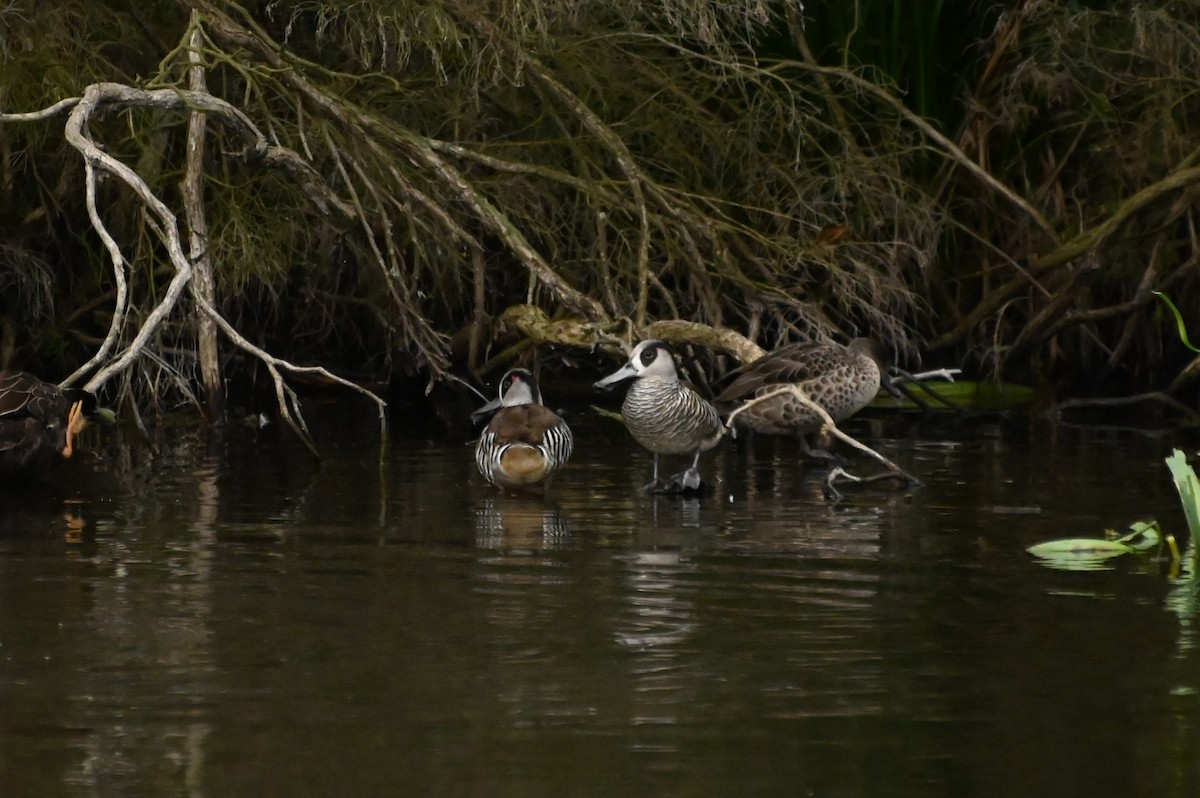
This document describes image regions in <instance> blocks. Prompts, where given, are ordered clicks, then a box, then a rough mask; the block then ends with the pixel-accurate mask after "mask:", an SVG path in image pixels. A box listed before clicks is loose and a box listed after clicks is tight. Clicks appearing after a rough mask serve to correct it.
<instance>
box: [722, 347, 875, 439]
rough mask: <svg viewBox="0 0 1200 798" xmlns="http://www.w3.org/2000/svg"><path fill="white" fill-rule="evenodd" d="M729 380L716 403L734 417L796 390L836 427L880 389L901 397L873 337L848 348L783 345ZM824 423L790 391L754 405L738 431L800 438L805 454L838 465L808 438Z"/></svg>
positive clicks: (739, 420) (740, 420) (737, 423)
mask: <svg viewBox="0 0 1200 798" xmlns="http://www.w3.org/2000/svg"><path fill="white" fill-rule="evenodd" d="M727 379H729V380H730V382H729V384H728V385H727V386H726V387H725V389H724V390H722V391H721V393H720V394H719V395H718V396H717V399H716V401H717V404H718V405H720V406H722V407H725V408H728V410H729V412H732V411H734V410H736V409H737V408H738V407H739V406H742V405H746V404H747V403H748V402H750V401H751V400H753V399H754V398H756V397H760V396H766V395H768V394H770V393H772V392H774V391H777V390H779V389H781V388H785V387H787V386H792V385H794V386H796V387H798V388H800V389H801V390H803V391H804V393H805V394H806V395H807V396H808V397H809V398H810V399H812V400H813V401H814V402H816V403H817V404H818V405H820V406H821V407H822V408H824V410H825V412H827V413H829V415H830V416H831V417H832V418H833V420H834V421H835V422H841V421H843V420H845V419H847V418H850V417H851V416H853V415H854V414H855V413H857V412H858V411H859V410H862V409H863V408H864V407H866V406H867V405H868V404H870V402H871V400H872V399H874V398H875V395H876V394H877V393H879V389H880V387H883V388H885V389H886V390H887V391H889V392H891V393H895V392H896V389H895V388H894V387H893V386H892V384H891V380H890V379H889V378H888V373H887V366H886V365H885V363H884V360H883V356H882V354H881V351H880V346H879V344H878V343H876V342H875V341H873V340H871V339H870V338H855V339H854V340H852V341H851V342H850V343H849V344H847V345H846V346H842V345H841V344H836V343H830V344H812V343H801V344H788V345H785V346H781V347H779V348H778V349H775V350H774V351H772V352H768V353H767V354H765V355H763V356H762V357H761V358H759V359H758V360H755V361H753V362H751V363H748V364H746V365H745V366H742V367H741V368H739V369H737V370H735V371H732V372H730V374H729V375H727ZM823 423H824V422H823V421H822V419H821V417H820V416H819V415H817V413H815V412H814V411H813V410H812V408H810V407H807V406H805V405H804V403H803V402H801V401H800V400H799V399H798V398H797V397H796V395H795V394H793V393H790V392H789V393H781V394H780V395H779V396H776V397H774V398H772V399H765V400H763V401H761V402H758V403H756V404H754V405H752V406H749V407H747V409H746V410H744V411H742V412H741V413H739V414H738V415H737V416H736V418H735V419H734V425H735V427H741V428H748V429H752V430H754V431H755V432H759V433H762V434H765V435H796V436H797V437H798V438H799V440H800V447H801V449H802V450H803V451H804V453H805V454H807V455H809V456H812V457H821V458H825V459H830V460H836V459H837V457H836V456H835V455H833V454H832V453H831V452H828V451H826V450H824V449H813V448H812V447H810V446H809V444H808V441H807V439H806V436H807V435H808V434H810V433H813V432H816V431H817V430H819V429H820V428H821V425H822V424H823Z"/></svg>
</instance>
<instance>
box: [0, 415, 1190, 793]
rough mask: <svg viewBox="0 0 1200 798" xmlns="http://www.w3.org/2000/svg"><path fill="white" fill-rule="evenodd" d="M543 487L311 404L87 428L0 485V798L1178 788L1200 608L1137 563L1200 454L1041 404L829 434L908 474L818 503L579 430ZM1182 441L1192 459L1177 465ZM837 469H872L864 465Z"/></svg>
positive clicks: (814, 489)
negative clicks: (1057, 565) (224, 418)
mask: <svg viewBox="0 0 1200 798" xmlns="http://www.w3.org/2000/svg"><path fill="white" fill-rule="evenodd" d="M568 419H569V420H570V421H571V423H572V425H573V426H574V428H575V435H576V441H577V445H576V453H575V456H574V458H573V460H572V463H571V465H570V466H569V467H568V468H567V469H566V470H565V471H564V472H563V473H562V474H560V475H559V477H558V478H557V481H556V483H555V485H554V490H553V492H552V494H551V497H550V499H549V500H545V499H542V498H540V497H534V498H528V497H527V498H520V497H509V496H501V495H498V494H497V493H496V491H495V490H494V489H493V488H490V487H488V486H487V485H485V484H484V483H483V481H482V480H481V479H480V477H479V475H478V474H477V473H476V471H475V466H474V462H473V457H472V452H471V449H470V447H469V446H468V445H467V437H468V436H467V435H455V434H449V435H436V436H421V435H414V434H412V433H410V432H405V431H403V430H394V431H393V432H392V433H391V441H390V446H389V449H388V452H387V455H386V462H385V465H384V467H382V468H381V467H380V463H379V458H378V430H377V428H376V427H375V426H374V425H373V423H372V420H371V419H367V420H366V421H364V422H363V423H362V424H353V423H346V422H338V421H337V420H336V419H319V418H318V419H313V418H310V425H312V426H313V427H314V430H315V432H316V434H317V437H318V444H319V446H320V448H321V450H322V453H323V455H324V459H323V461H322V462H320V463H317V462H315V461H314V460H313V459H312V458H310V457H308V456H307V455H306V454H305V453H304V450H303V449H302V448H301V447H299V446H298V445H297V444H296V443H295V441H294V440H293V439H291V438H290V437H289V436H288V435H287V434H286V433H280V432H279V431H278V430H277V429H274V428H272V427H268V428H266V429H264V430H253V429H248V428H239V429H235V430H232V431H230V432H229V433H228V434H227V435H226V436H225V438H224V439H223V440H222V441H220V442H213V441H208V440H206V438H205V436H204V435H203V434H201V433H199V432H185V433H179V432H172V433H170V434H169V435H164V436H163V439H162V440H159V441H157V442H155V443H154V444H153V445H150V446H147V445H143V444H142V443H140V442H139V441H137V440H136V439H133V438H132V437H131V438H130V439H128V440H126V439H122V438H121V433H120V432H119V431H114V430H102V431H98V432H89V433H88V437H87V439H86V440H85V446H86V445H90V447H91V450H90V451H89V452H85V453H83V454H82V455H81V456H79V457H78V458H76V459H75V460H73V461H72V462H70V463H67V464H65V465H64V467H63V468H61V469H59V471H58V472H57V474H56V476H57V477H58V478H59V480H58V482H57V483H56V484H53V485H45V486H39V487H36V488H34V487H23V488H21V489H19V490H14V489H12V488H9V489H7V490H5V491H4V492H3V494H2V495H0V794H2V795H4V796H6V797H8V796H37V798H48V797H49V796H108V795H120V796H176V795H178V796H208V798H226V796H275V795H278V796H307V795H313V796H377V795H378V796H383V795H413V796H501V797H503V796H513V797H514V798H516V796H520V797H521V798H541V797H542V796H555V797H556V798H557V797H559V796H588V795H604V796H613V795H645V796H748V795H780V796H782V795H787V796H808V795H812V796H922V797H925V796H1001V797H1004V796H1014V797H1015V796H1021V797H1022V798H1028V797H1029V796H1073V795H1079V796H1089V798H1106V797H1107V796H1114V797H1116V796H1120V797H1121V798H1126V797H1127V796H1134V795H1153V796H1156V798H1194V797H1195V796H1197V795H1200V692H1198V688H1200V647H1198V646H1197V642H1198V639H1197V618H1198V617H1200V616H1198V615H1197V614H1196V609H1195V605H1196V602H1195V592H1194V591H1192V592H1189V590H1188V588H1187V586H1181V585H1179V584H1177V583H1175V582H1173V581H1172V579H1171V578H1170V575H1169V573H1168V564H1167V563H1166V562H1165V561H1164V560H1163V559H1162V558H1161V557H1158V556H1156V554H1155V553H1154V552H1150V553H1147V554H1143V555H1138V556H1129V557H1125V558H1121V559H1118V560H1114V561H1112V563H1111V564H1110V566H1109V567H1107V568H1105V569H1103V570H1098V571H1090V572H1081V571H1063V570H1054V569H1051V568H1047V567H1045V566H1043V565H1039V564H1038V563H1037V562H1035V561H1034V558H1032V557H1031V556H1030V555H1029V554H1027V553H1026V551H1025V548H1026V547H1027V546H1029V545H1031V544H1033V543H1037V542H1040V541H1044V540H1048V539H1052V538H1061V537H1075V536H1093V535H1095V536H1099V535H1101V534H1103V531H1104V530H1105V529H1106V528H1122V527H1125V526H1127V525H1128V524H1129V523H1130V522H1132V521H1135V520H1137V519H1139V518H1142V517H1145V516H1155V517H1157V518H1158V519H1159V521H1160V522H1161V523H1162V525H1163V527H1164V529H1165V531H1167V532H1173V533H1175V534H1177V535H1179V536H1180V539H1181V540H1182V539H1185V538H1186V530H1185V529H1184V527H1183V523H1184V522H1183V515H1182V512H1181V511H1180V509H1179V503H1178V499H1177V497H1176V494H1175V491H1174V488H1173V486H1172V484H1171V480H1170V477H1169V474H1168V472H1167V469H1166V467H1165V465H1164V463H1163V459H1164V458H1165V457H1166V456H1167V455H1168V454H1169V453H1170V451H1171V449H1172V448H1173V447H1175V446H1180V447H1182V448H1184V449H1185V450H1187V451H1189V453H1191V452H1194V450H1195V441H1194V440H1191V441H1188V440H1187V439H1186V438H1181V437H1180V436H1178V435H1174V434H1170V433H1168V434H1163V435H1158V436H1155V435H1147V434H1144V433H1140V432H1137V431H1132V430H1119V429H1099V428H1094V427H1093V428H1072V427H1069V426H1065V425H1054V424H1050V423H1048V422H1044V421H1039V420H1033V421H1031V420H1028V419H1024V420H1010V421H1008V422H1005V423H1003V424H1000V423H986V424H972V425H964V426H958V427H952V428H947V427H936V426H930V425H929V424H928V423H926V424H904V425H901V424H899V423H896V422H891V421H888V422H880V421H878V420H876V421H869V420H866V419H859V420H856V421H854V422H852V423H851V424H849V425H847V430H848V431H849V432H851V433H852V434H855V435H856V436H857V437H860V438H862V439H864V440H865V441H867V442H869V443H871V444H872V445H874V446H876V447H877V448H878V449H879V450H880V451H881V452H883V453H884V454H886V455H888V456H889V457H891V458H892V459H894V460H896V461H897V462H898V463H899V464H900V465H902V466H903V467H905V468H906V469H908V470H909V471H911V472H912V473H914V474H916V475H917V476H919V477H920V478H921V479H922V480H923V481H924V485H923V486H921V487H919V488H917V489H914V490H905V491H897V490H886V489H878V488H872V489H859V490H849V491H848V492H847V497H846V499H845V500H844V501H841V502H839V503H830V502H828V501H826V500H825V499H824V498H823V497H822V495H821V490H820V480H819V472H818V471H815V470H813V469H809V470H808V471H805V469H804V468H802V467H800V466H798V465H797V447H796V445H795V443H794V442H793V441H791V440H780V439H767V438H758V439H755V440H744V439H743V440H738V441H735V442H732V443H726V444H723V445H722V446H721V447H720V448H718V449H717V450H715V451H714V452H712V453H710V454H709V455H706V456H705V458H704V459H703V460H702V462H701V470H702V472H703V473H704V476H705V478H706V479H708V480H710V481H712V482H714V483H715V485H716V490H715V492H714V494H713V495H711V496H706V497H703V498H699V499H681V498H677V497H662V496H649V495H644V494H641V493H639V492H638V488H639V486H641V485H642V484H644V483H645V482H646V481H647V480H648V479H649V469H650V458H649V456H648V455H647V454H646V453H645V452H643V451H641V450H640V449H638V448H637V447H636V445H635V444H634V443H633V442H632V440H631V439H630V438H629V436H628V435H627V434H626V433H625V432H624V430H623V429H621V428H620V427H619V426H618V425H616V424H615V423H613V422H612V421H610V420H608V419H604V418H599V417H596V416H594V415H593V414H591V413H590V412H589V411H588V410H587V409H580V410H578V411H576V412H575V413H574V414H571V415H568ZM1189 446H1190V448H1189ZM851 463H852V466H853V467H855V468H859V469H867V470H869V468H870V466H869V464H868V463H866V462H865V461H862V460H860V459H857V458H854V459H852V460H851Z"/></svg>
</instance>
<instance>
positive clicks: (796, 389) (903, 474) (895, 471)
mask: <svg viewBox="0 0 1200 798" xmlns="http://www.w3.org/2000/svg"><path fill="white" fill-rule="evenodd" d="M786 394H791V395H792V396H794V397H796V399H797V400H798V401H799V402H800V403H801V404H803V405H804V406H805V407H807V408H808V409H809V410H811V411H813V412H814V413H816V414H817V415H818V416H819V417H820V418H821V421H822V422H823V424H822V427H821V429H822V430H825V431H828V432H829V433H830V434H831V435H833V436H834V437H835V438H837V439H838V440H840V441H842V442H844V443H847V444H849V445H850V446H852V447H854V448H855V449H858V450H859V451H860V452H863V453H864V454H866V455H868V456H870V457H873V458H874V459H875V460H877V461H879V462H880V463H882V464H883V466H884V467H885V468H887V470H888V473H886V474H882V475H878V476H874V477H866V478H860V477H856V476H854V475H852V474H850V473H849V472H847V471H845V470H843V469H841V468H836V469H834V470H833V471H831V472H830V476H829V477H828V478H827V479H826V483H825V488H826V495H827V496H829V497H830V498H832V499H839V498H841V494H840V493H838V491H837V489H836V488H834V486H833V482H834V479H835V477H834V475H835V474H839V475H842V476H846V477H848V478H849V479H850V480H851V481H854V482H874V481H877V480H880V479H902V480H904V481H906V482H907V483H908V484H909V485H920V484H921V480H919V479H917V478H916V477H914V476H913V475H912V474H909V473H908V472H907V471H905V470H904V469H903V468H901V467H900V466H898V465H896V464H895V463H893V462H892V461H891V460H889V459H887V458H886V457H884V456H883V455H882V454H880V453H879V452H877V451H875V450H874V449H872V448H871V447H870V446H867V445H866V444H864V443H860V442H858V441H857V440H855V439H854V438H852V437H851V436H849V435H847V434H846V433H844V432H842V431H841V430H840V429H838V425H837V422H835V421H834V420H833V417H832V416H830V415H829V413H828V412H827V411H826V410H825V408H823V407H821V406H820V405H819V404H817V403H816V402H814V401H813V400H812V399H811V398H809V396H808V394H806V393H805V392H804V390H803V389H802V388H800V386H798V385H783V386H780V387H779V388H776V389H775V390H773V391H768V392H767V393H764V394H762V395H761V396H756V397H754V398H753V399H750V400H749V401H746V402H743V403H742V404H740V405H738V406H737V408H735V409H734V410H733V411H732V412H730V413H729V415H728V416H726V418H725V429H726V430H727V431H728V433H729V434H734V432H733V430H734V426H733V423H734V421H735V420H736V419H737V417H738V416H739V415H741V414H742V413H744V412H746V411H747V410H749V409H750V408H752V407H754V406H755V405H757V404H759V403H760V402H766V401H768V400H770V399H774V398H775V397H777V396H783V395H786Z"/></svg>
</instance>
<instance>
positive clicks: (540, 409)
mask: <svg viewBox="0 0 1200 798" xmlns="http://www.w3.org/2000/svg"><path fill="white" fill-rule="evenodd" d="M493 410H496V414H495V415H494V416H492V420H491V421H490V422H489V423H488V425H487V427H485V428H484V430H483V434H482V435H480V436H479V443H478V444H476V446H475V464H476V465H477V466H479V473H481V474H483V476H484V478H485V479H486V480H487V481H488V482H490V483H492V484H493V485H496V486H497V487H500V488H520V487H528V486H531V485H536V484H538V483H540V482H547V483H548V482H549V479H550V477H551V476H552V475H553V474H554V472H555V471H557V470H558V469H560V468H562V467H563V465H565V464H566V462H567V459H568V458H570V456H571V450H572V449H573V447H574V443H575V442H574V439H573V438H572V437H571V428H570V427H568V426H567V422H565V421H563V420H562V419H561V418H560V417H559V416H558V414H556V413H555V412H554V411H552V410H550V409H549V408H547V407H544V406H543V405H542V392H541V390H540V389H539V388H538V383H537V378H536V377H534V376H533V374H532V373H530V372H529V371H528V370H526V369H512V370H511V371H509V372H507V373H506V374H505V375H504V377H503V378H502V379H501V380H500V395H499V397H497V398H496V399H494V400H492V401H491V402H489V403H487V404H486V405H484V406H483V407H481V408H479V409H478V410H476V411H475V412H474V413H472V414H471V418H472V419H476V420H478V419H479V418H480V417H482V416H484V415H486V414H487V413H490V412H492V411H493Z"/></svg>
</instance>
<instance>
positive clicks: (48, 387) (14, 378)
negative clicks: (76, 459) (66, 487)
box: [0, 371, 96, 480]
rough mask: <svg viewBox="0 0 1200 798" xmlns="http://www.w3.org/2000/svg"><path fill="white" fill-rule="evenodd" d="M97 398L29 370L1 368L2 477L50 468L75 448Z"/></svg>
mask: <svg viewBox="0 0 1200 798" xmlns="http://www.w3.org/2000/svg"><path fill="white" fill-rule="evenodd" d="M95 409H96V397H95V396H94V395H93V394H91V393H89V392H87V391H82V390H79V389H76V388H59V387H58V386H57V385H54V384H53V383H49V382H44V381H42V380H40V379H38V378H37V377H34V376H33V375H32V374H26V373H25V372H23V371H0V480H3V479H7V478H9V477H16V476H22V475H26V474H30V475H36V474H39V473H41V472H44V471H47V470H48V469H49V468H50V467H51V466H52V465H54V464H55V463H57V462H59V461H61V460H64V459H66V458H68V457H70V456H71V455H72V454H74V452H75V436H76V435H78V434H79V433H80V432H81V431H82V430H83V429H84V427H86V426H87V425H88V416H89V415H90V414H91V413H92V412H93V411H95Z"/></svg>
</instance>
